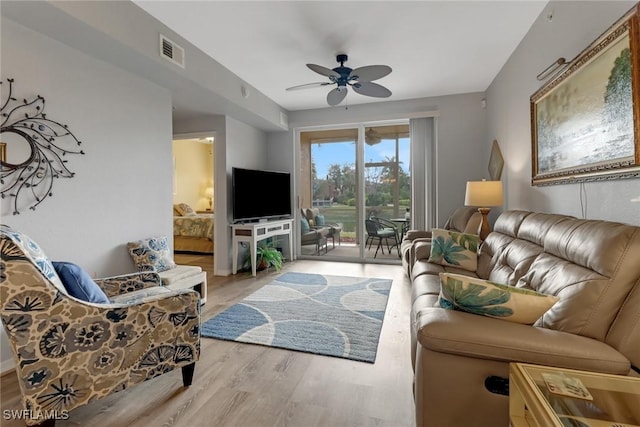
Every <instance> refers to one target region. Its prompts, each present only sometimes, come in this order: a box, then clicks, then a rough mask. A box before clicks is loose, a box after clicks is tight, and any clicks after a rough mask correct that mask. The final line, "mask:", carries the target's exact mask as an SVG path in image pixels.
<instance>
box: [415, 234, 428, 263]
mask: <svg viewBox="0 0 640 427" xmlns="http://www.w3.org/2000/svg"><path fill="white" fill-rule="evenodd" d="M411 250H412V251H413V261H414V262H416V261H419V260H425V261H426V260H428V259H429V257H430V256H431V239H420V240H418V241H416V242H415V243H414V244H413V248H412V249H411Z"/></svg>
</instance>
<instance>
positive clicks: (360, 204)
mask: <svg viewBox="0 0 640 427" xmlns="http://www.w3.org/2000/svg"><path fill="white" fill-rule="evenodd" d="M399 124H402V125H404V124H409V118H404V119H390V120H374V121H361V122H357V123H346V124H335V125H318V126H304V127H300V128H296V129H295V131H294V135H295V143H294V151H295V152H294V164H295V168H294V170H295V171H302V167H301V164H300V154H301V153H300V151H301V148H300V134H301V133H304V132H311V131H323V130H336V129H357V130H358V138H357V141H356V206H357V209H356V213H357V218H356V235H357V236H358V240H357V242H358V248H359V251H358V256H357V257H338V256H331V254H330V253H327V254H324V255H322V256H318V255H302V254H301V244H300V225H299V224H300V216H301V214H300V209H301V207H302V206H300V188H299V184H300V181H301V179H300V176H299V175H300V172H298V173H297V174H294V175H295V176H294V191H295V192H294V194H296V199H295V203H294V205H295V209H294V210H295V224H296V226H295V227H294V228H295V229H296V233H295V242H296V244H295V247H296V251H295V252H296V257H297V258H299V259H315V260H317V259H322V260H326V261H343V262H360V263H364V262H367V263H377V264H393V265H397V264H398V263H399V262H400V259H399V258H398V260H397V261H396V260H389V259H373V258H371V257H365V251H366V247H365V241H366V236H365V234H366V233H364V230H365V223H364V222H365V219H366V206H365V205H366V193H365V166H364V165H365V153H364V151H365V128H367V127H372V126H373V127H375V126H385V125H399ZM411 163H412V166H411V168H410V171H411V173H413V167H414V166H413V164H414V162H413V159H412V160H411ZM411 192H412V194H413V192H414V188H413V186H412V188H411ZM412 197H413V196H412Z"/></svg>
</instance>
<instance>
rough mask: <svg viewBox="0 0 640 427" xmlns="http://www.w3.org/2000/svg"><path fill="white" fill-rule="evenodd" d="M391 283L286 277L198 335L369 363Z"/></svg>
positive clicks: (213, 320)
mask: <svg viewBox="0 0 640 427" xmlns="http://www.w3.org/2000/svg"><path fill="white" fill-rule="evenodd" d="M391 282H392V281H391V280H390V279H372V278H363V277H344V276H327V275H323V274H307V273H285V274H282V275H281V276H279V277H278V278H277V279H276V280H274V281H273V282H271V283H269V284H268V285H266V286H264V287H262V288H261V289H259V290H257V291H256V292H254V293H253V294H251V295H249V296H248V297H247V298H245V299H244V300H242V301H241V302H240V303H238V304H236V305H234V306H232V307H230V308H228V309H227V310H225V311H223V312H222V313H220V314H218V315H216V316H215V317H213V318H211V319H209V320H208V321H206V322H205V323H203V324H202V336H204V337H209V338H219V339H223V340H230V341H238V342H244V343H251V344H262V345H266V346H270V347H279V348H286V349H290V350H298V351H304V352H307V353H315V354H322V355H326V356H335V357H342V358H345V359H352V360H358V361H363V362H369V363H373V362H375V359H376V352H377V349H378V339H379V337H380V330H381V329H382V321H383V319H384V313H385V309H386V307H387V300H388V297H389V291H390V290H391Z"/></svg>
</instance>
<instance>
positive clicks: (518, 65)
mask: <svg viewBox="0 0 640 427" xmlns="http://www.w3.org/2000/svg"><path fill="white" fill-rule="evenodd" d="M634 3H635V1H625V2H613V1H584V2H578V1H575V2H573V1H571V2H567V1H555V2H551V3H549V4H548V5H547V7H546V8H545V10H544V11H543V12H542V13H541V15H540V16H539V17H538V19H537V20H536V21H535V23H534V24H533V26H532V27H531V29H530V31H529V32H528V33H527V35H526V37H525V38H524V40H523V41H522V42H521V43H520V45H519V46H518V47H517V49H516V50H515V51H514V53H513V54H512V56H511V57H510V58H509V60H508V61H507V63H506V64H505V66H504V67H503V69H502V70H501V72H500V73H499V74H498V76H497V77H496V79H495V80H494V81H493V82H492V84H491V86H490V87H489V89H488V90H487V104H488V107H487V111H488V134H487V135H488V136H487V138H486V139H487V140H493V139H494V138H495V139H497V140H498V142H499V143H500V147H501V149H502V154H503V156H504V159H505V169H504V172H503V174H504V175H506V185H505V197H506V204H505V207H506V208H508V209H526V210H535V211H542V212H554V213H563V214H568V215H574V216H577V217H581V216H582V213H581V212H582V210H581V204H580V184H562V185H553V186H544V187H533V186H531V122H530V107H529V98H530V96H531V95H532V94H533V93H534V92H535V91H536V90H538V89H539V88H540V87H541V86H542V84H543V83H541V82H539V81H537V80H536V76H537V75H538V74H539V73H540V72H541V71H542V70H544V69H545V68H546V67H547V66H549V65H550V64H551V63H553V62H554V61H555V60H557V59H558V58H559V57H565V58H567V60H570V59H572V58H574V57H575V56H576V55H578V54H579V53H580V52H581V51H582V50H583V49H585V48H586V47H587V46H589V45H590V44H591V43H592V42H593V41H594V40H595V39H596V38H597V37H598V36H599V35H600V34H602V33H603V32H604V31H605V30H606V29H607V28H608V27H609V26H610V25H612V24H613V23H614V22H615V21H617V20H618V19H619V18H620V17H621V16H622V15H623V14H624V13H625V12H626V11H627V10H629V9H630V8H631V7H632V6H633V4H634ZM551 11H552V12H553V20H552V21H551V22H549V21H548V19H547V15H548V14H549V12H551ZM504 175H503V176H504ZM584 188H585V191H586V195H587V197H586V206H587V215H586V216H587V218H595V219H606V220H612V221H622V222H627V223H631V224H640V202H632V201H631V199H633V198H638V197H640V180H638V179H627V180H614V181H610V182H588V183H585V184H584Z"/></svg>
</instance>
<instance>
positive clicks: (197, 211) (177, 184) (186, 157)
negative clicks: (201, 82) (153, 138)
mask: <svg viewBox="0 0 640 427" xmlns="http://www.w3.org/2000/svg"><path fill="white" fill-rule="evenodd" d="M214 143H215V140H214V137H213V136H211V135H206V136H194V137H189V138H182V139H174V141H173V231H174V236H173V243H174V253H175V257H176V261H177V262H178V263H185V264H188V263H189V260H190V259H191V258H193V257H198V258H201V259H198V262H199V263H203V262H204V263H205V264H206V266H207V268H206V270H207V272H211V273H213V261H214V258H213V256H214V252H215V244H214V242H215V229H214V225H213V223H214V218H215V209H214V206H215V194H214V176H215V175H214V154H213V153H214Z"/></svg>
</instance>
